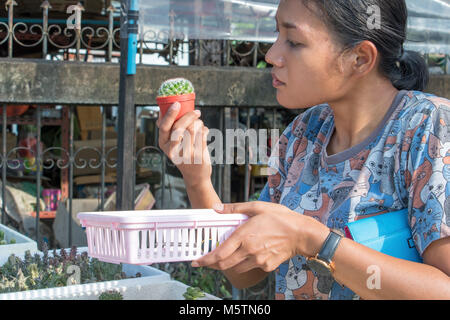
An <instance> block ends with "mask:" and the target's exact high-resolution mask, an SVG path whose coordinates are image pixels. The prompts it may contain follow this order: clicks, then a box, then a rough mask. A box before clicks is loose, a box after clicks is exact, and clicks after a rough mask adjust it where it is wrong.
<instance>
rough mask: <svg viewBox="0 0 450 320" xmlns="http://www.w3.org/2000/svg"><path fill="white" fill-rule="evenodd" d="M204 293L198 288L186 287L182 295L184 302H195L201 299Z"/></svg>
mask: <svg viewBox="0 0 450 320" xmlns="http://www.w3.org/2000/svg"><path fill="white" fill-rule="evenodd" d="M204 296H205V293H204V292H203V291H202V289H200V288H199V287H188V288H187V289H186V292H185V293H183V297H184V298H185V299H186V300H197V299H198V298H203V297H204Z"/></svg>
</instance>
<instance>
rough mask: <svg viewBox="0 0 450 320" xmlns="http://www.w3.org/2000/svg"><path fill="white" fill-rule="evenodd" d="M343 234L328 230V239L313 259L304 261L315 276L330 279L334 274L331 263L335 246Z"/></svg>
mask: <svg viewBox="0 0 450 320" xmlns="http://www.w3.org/2000/svg"><path fill="white" fill-rule="evenodd" d="M343 236H344V234H343V233H342V232H341V231H339V230H336V229H330V233H329V234H328V237H327V238H326V239H325V242H324V243H323V245H322V248H321V249H320V251H319V253H318V254H316V256H314V257H309V258H307V259H306V264H307V265H308V266H309V268H310V269H311V270H312V271H314V272H315V273H316V274H317V276H321V277H327V278H328V277H332V276H333V273H334V263H333V261H332V259H333V256H334V253H335V252H336V249H337V246H338V245H339V242H340V241H341V239H342V237H343Z"/></svg>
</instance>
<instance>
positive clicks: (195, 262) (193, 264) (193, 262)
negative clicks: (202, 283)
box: [191, 261, 199, 268]
mask: <svg viewBox="0 0 450 320" xmlns="http://www.w3.org/2000/svg"><path fill="white" fill-rule="evenodd" d="M191 266H193V267H194V268H197V267H198V266H199V264H198V262H197V261H192V263H191Z"/></svg>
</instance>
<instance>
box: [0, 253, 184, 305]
mask: <svg viewBox="0 0 450 320" xmlns="http://www.w3.org/2000/svg"><path fill="white" fill-rule="evenodd" d="M87 250H88V248H86V247H83V248H78V250H77V252H78V253H81V252H86V251H87ZM66 251H67V252H69V251H70V249H66ZM38 254H39V255H41V256H42V255H43V253H42V252H38ZM49 255H52V253H51V251H49ZM17 256H20V257H21V258H22V259H23V254H22V255H17ZM5 262H6V261H5ZM122 270H123V272H125V274H126V275H127V276H134V275H136V273H138V272H140V273H141V275H142V276H141V277H139V278H130V279H122V280H113V281H103V282H95V283H87V284H76V285H71V286H65V287H56V288H47V289H38V290H28V291H18V292H10V293H3V294H0V300H49V299H50V300H98V297H99V295H100V294H101V293H102V292H105V291H108V290H117V291H120V292H121V293H122V294H123V297H124V299H145V300H159V299H171V298H169V297H167V294H166V295H161V294H162V293H160V294H159V295H158V293H157V292H153V293H152V294H150V293H151V288H152V287H154V286H155V285H159V283H162V284H165V283H171V282H172V281H171V280H170V275H169V274H168V273H167V272H164V271H161V270H158V269H156V268H153V267H149V266H135V265H130V264H124V265H123V266H122ZM172 286H173V285H172ZM144 289H146V290H144ZM170 293H172V292H170ZM181 294H182V293H181ZM177 297H178V296H177Z"/></svg>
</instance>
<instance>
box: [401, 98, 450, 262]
mask: <svg viewBox="0 0 450 320" xmlns="http://www.w3.org/2000/svg"><path fill="white" fill-rule="evenodd" d="M423 104H424V106H423V107H422V108H421V110H418V111H419V112H417V113H415V114H414V116H413V117H412V121H411V122H410V123H409V125H408V129H409V130H408V131H407V132H406V137H407V138H408V132H409V136H410V137H412V139H411V146H410V149H409V154H408V164H407V170H406V172H405V179H406V180H407V181H408V182H407V187H408V192H409V201H408V209H409V223H410V227H411V232H412V237H413V239H414V243H415V245H416V248H417V251H418V252H419V254H420V255H422V254H423V252H424V251H425V249H426V248H427V247H428V246H429V245H430V244H431V243H432V242H433V241H436V240H438V239H442V238H446V237H449V236H450V144H449V142H450V126H449V125H450V104H446V105H439V106H438V107H436V106H435V105H434V104H432V103H427V102H424V103H423ZM408 185H409V186H408Z"/></svg>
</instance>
